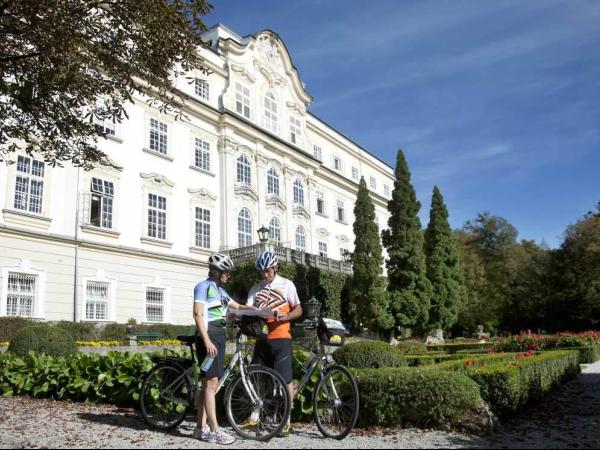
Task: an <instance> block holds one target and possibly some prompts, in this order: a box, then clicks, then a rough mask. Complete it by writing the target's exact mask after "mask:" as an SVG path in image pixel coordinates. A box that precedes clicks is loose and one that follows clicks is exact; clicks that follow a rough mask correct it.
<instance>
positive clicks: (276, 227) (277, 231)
mask: <svg viewBox="0 0 600 450" xmlns="http://www.w3.org/2000/svg"><path fill="white" fill-rule="evenodd" d="M269 236H270V237H271V241H273V242H275V243H277V244H281V225H280V223H279V220H277V219H276V218H275V217H273V218H272V219H271V223H269Z"/></svg>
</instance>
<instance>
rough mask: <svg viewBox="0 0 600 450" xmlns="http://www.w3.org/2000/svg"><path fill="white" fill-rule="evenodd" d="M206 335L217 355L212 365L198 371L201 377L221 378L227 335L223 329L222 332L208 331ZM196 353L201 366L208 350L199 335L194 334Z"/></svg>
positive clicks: (223, 369)
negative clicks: (215, 348)
mask: <svg viewBox="0 0 600 450" xmlns="http://www.w3.org/2000/svg"><path fill="white" fill-rule="evenodd" d="M208 337H209V339H210V340H211V342H212V343H213V344H214V346H215V347H217V356H216V357H215V360H214V361H213V362H212V365H211V366H210V368H209V369H208V371H206V372H202V371H200V376H201V377H203V378H221V377H222V376H223V373H224V372H225V351H226V348H227V335H226V334H225V330H223V333H211V332H209V333H208ZM196 353H197V355H198V365H199V366H202V362H203V361H204V358H206V355H207V354H208V352H207V351H206V345H204V341H203V340H202V338H201V337H200V336H196Z"/></svg>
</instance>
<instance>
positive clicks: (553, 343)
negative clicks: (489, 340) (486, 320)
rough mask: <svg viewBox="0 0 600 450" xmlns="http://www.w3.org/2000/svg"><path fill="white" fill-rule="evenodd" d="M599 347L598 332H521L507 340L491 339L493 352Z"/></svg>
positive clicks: (599, 333)
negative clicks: (549, 333) (544, 333)
mask: <svg viewBox="0 0 600 450" xmlns="http://www.w3.org/2000/svg"><path fill="white" fill-rule="evenodd" d="M594 345H600V332H598V331H585V332H582V333H571V332H565V333H557V334H553V335H540V334H535V333H524V332H521V333H519V334H517V335H514V336H509V337H507V338H497V339H493V346H494V350H495V351H505V352H523V351H529V350H534V351H537V350H552V349H556V348H574V347H590V346H594Z"/></svg>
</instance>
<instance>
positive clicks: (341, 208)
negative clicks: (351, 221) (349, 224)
mask: <svg viewBox="0 0 600 450" xmlns="http://www.w3.org/2000/svg"><path fill="white" fill-rule="evenodd" d="M337 220H338V221H340V222H344V202H343V201H341V200H338V202H337Z"/></svg>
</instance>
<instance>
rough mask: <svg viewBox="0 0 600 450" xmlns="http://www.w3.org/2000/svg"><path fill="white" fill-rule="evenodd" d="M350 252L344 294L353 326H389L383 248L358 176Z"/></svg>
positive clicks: (365, 188) (371, 205) (392, 323)
mask: <svg viewBox="0 0 600 450" xmlns="http://www.w3.org/2000/svg"><path fill="white" fill-rule="evenodd" d="M354 217H355V221H354V236H355V240H354V252H353V253H352V269H353V274H352V279H351V281H350V289H349V293H348V296H349V298H350V305H351V309H352V311H351V312H352V316H353V320H354V323H355V326H357V327H359V326H360V324H362V326H363V327H366V328H368V329H370V330H371V331H378V332H379V331H384V330H389V329H390V328H391V327H392V326H393V325H394V319H393V317H392V316H391V315H390V312H389V310H388V296H387V292H386V290H385V279H384V278H383V275H382V272H383V270H382V264H383V250H382V247H381V242H380V240H379V229H378V226H377V223H376V222H375V207H374V206H373V202H372V201H371V196H370V194H369V190H368V189H367V183H366V182H365V179H364V178H361V180H360V185H359V189H358V195H357V198H356V203H355V205H354Z"/></svg>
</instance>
